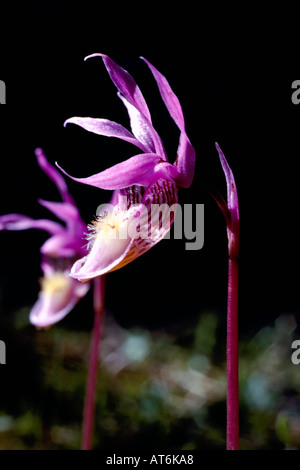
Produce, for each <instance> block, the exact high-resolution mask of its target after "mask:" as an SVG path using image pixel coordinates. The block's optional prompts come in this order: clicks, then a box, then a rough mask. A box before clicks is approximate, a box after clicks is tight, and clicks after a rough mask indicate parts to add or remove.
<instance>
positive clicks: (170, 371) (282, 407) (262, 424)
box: [0, 309, 300, 450]
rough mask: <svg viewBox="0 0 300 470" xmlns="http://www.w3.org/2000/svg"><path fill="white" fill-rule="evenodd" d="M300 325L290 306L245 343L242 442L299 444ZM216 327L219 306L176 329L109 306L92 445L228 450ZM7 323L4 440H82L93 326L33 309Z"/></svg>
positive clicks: (0, 424) (1, 407)
mask: <svg viewBox="0 0 300 470" xmlns="http://www.w3.org/2000/svg"><path fill="white" fill-rule="evenodd" d="M10 320H11V319H10ZM296 326H297V325H296V321H295V318H294V316H292V315H282V316H280V317H279V318H278V319H277V321H276V322H275V323H274V324H272V325H268V326H266V327H265V328H263V329H262V330H260V331H259V332H258V333H257V334H256V335H255V336H254V337H252V338H250V339H249V340H247V341H241V343H240V447H241V448H242V449H291V448H296V449H300V400H299V392H300V365H298V366H297V365H295V364H293V363H292V361H291V343H292V341H293V335H294V332H295V330H296ZM218 327H219V319H218V315H217V314H216V313H213V312H203V313H201V314H200V315H198V317H197V319H196V321H195V324H194V325H189V326H187V327H186V329H184V328H183V327H181V331H180V333H178V334H177V333H170V332H167V331H163V330H161V331H150V330H146V329H143V328H131V329H124V328H122V327H121V326H120V325H118V324H117V322H116V321H115V320H114V318H113V317H112V315H110V314H109V313H107V315H106V318H105V324H104V330H103V338H102V343H101V348H100V356H101V366H100V367H99V379H98V392H97V405H96V419H95V436H94V448H95V449H105V450H115V449H174V450H175V449H176V450H178V449H186V450H192V449H224V448H225V439H226V435H225V430H226V365H225V348H226V345H225V344H223V343H222V344H219V342H218V341H217V332H218ZM1 331H3V332H5V341H6V345H7V364H6V365H1V366H0V367H1V369H0V370H1V403H0V448H1V449H78V448H80V440H81V420H82V408H83V401H84V394H85V381H86V375H87V364H88V353H89V342H90V334H89V332H86V331H84V332H80V331H71V330H70V327H69V326H67V327H66V326H65V325H64V322H61V323H60V324H58V325H56V326H54V327H52V328H51V329H48V330H42V331H36V330H35V329H34V328H33V327H32V326H31V325H29V323H28V309H23V310H21V311H19V312H16V314H15V315H14V316H13V322H11V323H10V324H9V325H8V324H5V325H2V330H1ZM216 350H218V353H216ZM220 351H224V353H223V354H222V353H220ZM220 358H221V359H220Z"/></svg>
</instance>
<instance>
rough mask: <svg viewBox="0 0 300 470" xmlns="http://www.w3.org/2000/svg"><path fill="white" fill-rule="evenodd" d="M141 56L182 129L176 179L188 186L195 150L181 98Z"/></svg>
mask: <svg viewBox="0 0 300 470" xmlns="http://www.w3.org/2000/svg"><path fill="white" fill-rule="evenodd" d="M141 58H142V59H143V60H144V61H145V62H146V64H147V65H148V67H149V68H150V70H151V72H152V74H153V76H154V78H155V80H156V83H157V85H158V88H159V91H160V94H161V97H162V99H163V101H164V103H165V105H166V107H167V109H168V111H169V113H170V116H171V117H172V118H173V120H174V122H175V123H176V124H177V126H178V128H179V130H180V131H181V134H180V141H179V146H178V150H177V158H176V161H175V165H176V166H177V168H178V171H179V173H180V176H179V178H178V179H177V180H176V181H177V183H178V185H179V186H181V187H183V188H188V187H189V186H190V185H191V184H192V181H193V178H194V171H195V150H194V148H193V146H192V144H191V142H190V140H189V138H188V136H187V134H186V132H185V123H184V116H183V112H182V108H181V105H180V102H179V99H178V98H177V96H176V95H175V93H174V92H173V90H172V88H171V87H170V85H169V82H168V81H167V79H166V77H165V76H164V75H162V74H161V73H160V72H159V71H158V70H157V69H156V68H155V67H154V66H153V65H152V64H151V63H150V62H149V61H148V60H146V59H144V58H143V57H141Z"/></svg>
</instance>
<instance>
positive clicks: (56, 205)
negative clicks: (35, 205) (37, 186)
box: [38, 199, 80, 223]
mask: <svg viewBox="0 0 300 470" xmlns="http://www.w3.org/2000/svg"><path fill="white" fill-rule="evenodd" d="M38 201H39V203H40V204H41V206H43V207H45V208H46V209H48V210H49V211H51V212H52V213H53V214H54V215H56V217H58V218H59V219H61V220H63V221H64V222H67V223H68V222H70V221H71V220H72V221H78V219H80V217H79V213H78V209H77V207H75V206H74V205H73V204H70V203H68V202H53V201H44V200H43V199H39V200H38Z"/></svg>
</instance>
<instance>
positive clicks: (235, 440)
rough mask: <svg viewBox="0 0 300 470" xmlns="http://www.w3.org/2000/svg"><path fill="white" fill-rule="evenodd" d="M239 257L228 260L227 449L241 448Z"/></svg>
mask: <svg viewBox="0 0 300 470" xmlns="http://www.w3.org/2000/svg"><path fill="white" fill-rule="evenodd" d="M238 269H239V266H238V259H237V258H230V257H229V262H228V298H227V450H238V448H239V385H238Z"/></svg>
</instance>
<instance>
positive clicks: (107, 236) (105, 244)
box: [57, 54, 195, 281]
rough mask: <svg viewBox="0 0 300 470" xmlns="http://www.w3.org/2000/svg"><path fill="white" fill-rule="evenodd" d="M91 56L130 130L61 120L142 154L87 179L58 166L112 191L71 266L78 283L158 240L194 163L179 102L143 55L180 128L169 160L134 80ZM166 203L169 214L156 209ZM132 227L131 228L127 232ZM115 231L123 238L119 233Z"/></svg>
mask: <svg viewBox="0 0 300 470" xmlns="http://www.w3.org/2000/svg"><path fill="white" fill-rule="evenodd" d="M94 56H100V57H102V59H103V62H104V64H105V66H106V69H107V71H108V73H109V75H110V78H111V80H112V81H113V83H114V84H115V86H116V87H117V89H118V96H119V98H120V99H121V100H122V102H123V104H124V105H125V107H126V109H127V112H128V115H129V119H130V124H131V131H132V132H129V131H128V130H127V129H126V128H124V127H123V126H122V125H121V124H118V123H116V122H113V121H109V120H107V119H96V118H90V117H72V118H70V119H68V120H67V121H66V122H65V124H67V123H73V124H77V125H79V126H81V127H83V128H84V129H86V130H88V131H90V132H93V133H95V134H99V135H104V136H107V137H117V138H119V139H122V140H125V141H127V142H130V143H131V144H133V145H135V146H136V147H138V148H139V149H140V150H141V151H142V153H139V154H138V155H135V156H133V157H131V158H129V159H128V160H126V161H123V162H121V163H118V164H116V165H114V166H112V167H111V168H109V169H106V170H104V171H102V172H101V173H98V174H95V175H92V176H90V177H87V178H74V177H72V176H70V175H68V174H67V173H66V172H65V171H64V170H62V169H61V168H60V167H59V168H60V169H61V170H62V171H63V172H64V174H66V175H67V176H70V177H71V178H72V179H73V180H75V181H78V182H80V183H84V184H88V185H91V186H95V187H97V188H101V189H107V190H114V193H113V197H112V200H111V202H110V204H109V205H108V206H107V207H105V208H104V210H103V211H102V213H101V214H100V215H98V217H96V220H94V221H93V223H92V224H91V225H90V226H89V230H90V235H89V237H88V239H89V253H88V254H87V255H86V256H84V257H83V258H81V259H79V260H78V261H76V262H75V264H74V266H73V267H72V270H71V276H72V277H73V278H75V279H78V280H80V281H85V280H89V279H91V278H94V277H96V276H100V275H102V274H104V273H107V272H110V271H113V270H116V269H119V268H121V267H123V266H125V265H126V264H127V263H129V262H131V261H133V260H134V259H136V258H137V257H138V256H140V255H141V254H143V253H145V252H146V251H147V250H149V249H150V248H151V247H153V246H154V245H155V244H156V243H158V242H159V241H160V240H161V239H162V238H163V237H164V236H165V235H166V233H167V232H168V231H169V229H170V226H171V224H172V223H173V220H174V216H175V211H176V204H177V200H178V187H183V188H188V187H189V186H190V185H191V183H192V180H193V177H194V167H195V151H194V148H193V147H192V145H191V142H190V140H189V138H188V136H187V134H186V130H185V122H184V117H183V112H182V109H181V105H180V102H179V100H178V98H177V96H176V95H175V94H174V92H173V91H172V89H171V87H170V85H169V83H168V82H167V80H166V78H165V77H164V76H163V75H162V74H161V73H160V72H159V71H158V70H157V69H156V68H155V67H154V66H153V65H151V64H150V63H149V62H148V61H147V60H145V59H143V60H144V61H145V62H146V63H147V65H148V67H149V68H150V70H151V72H152V74H153V76H154V79H155V80H156V83H157V85H158V88H159V91H160V95H161V97H162V100H163V101H164V103H165V105H166V107H167V109H168V111H169V114H170V116H171V117H172V119H173V120H174V122H175V123H176V125H177V127H178V128H179V131H180V139H179V145H178V150H177V157H176V159H175V162H174V163H173V164H171V163H169V161H168V157H167V154H166V151H165V149H164V145H163V142H162V140H161V138H160V136H159V135H158V133H157V132H156V130H155V129H154V127H153V124H152V121H151V115H150V111H149V109H148V106H147V103H146V101H145V99H144V97H143V95H142V93H141V90H140V89H139V87H138V86H137V84H136V82H135V81H134V79H133V78H132V77H131V75H130V74H129V73H128V72H127V71H126V70H124V69H123V68H121V67H120V66H119V65H117V64H116V63H115V62H114V61H113V60H112V59H110V58H109V57H108V56H106V55H104V54H92V55H91V56H88V57H94ZM57 166H58V165H57ZM153 207H155V208H156V212H155V211H153V210H152V209H153ZM166 207H167V208H172V212H170V211H168V210H164V211H163V210H162V208H164V209H166ZM151 211H152V212H151ZM150 212H151V214H150ZM153 213H154V214H155V215H154V217H153ZM132 226H133V227H135V228H136V230H132V231H131V233H130V230H129V228H132ZM121 232H122V233H123V234H124V233H127V236H125V235H124V236H120V233H121Z"/></svg>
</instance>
